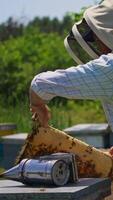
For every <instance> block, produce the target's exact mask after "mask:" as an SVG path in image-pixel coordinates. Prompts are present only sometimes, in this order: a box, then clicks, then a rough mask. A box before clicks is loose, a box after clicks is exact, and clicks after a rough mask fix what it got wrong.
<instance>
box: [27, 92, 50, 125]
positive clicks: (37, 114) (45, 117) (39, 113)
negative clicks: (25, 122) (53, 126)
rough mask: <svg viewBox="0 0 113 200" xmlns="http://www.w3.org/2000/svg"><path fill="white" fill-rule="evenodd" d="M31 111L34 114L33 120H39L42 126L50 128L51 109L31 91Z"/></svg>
mask: <svg viewBox="0 0 113 200" xmlns="http://www.w3.org/2000/svg"><path fill="white" fill-rule="evenodd" d="M30 111H31V112H32V114H33V118H36V119H35V120H38V121H39V123H40V124H41V126H43V127H48V123H49V120H50V118H51V113H50V109H49V107H48V106H47V105H46V104H45V103H44V101H43V100H42V99H41V98H40V97H39V96H38V95H37V94H36V93H35V92H34V91H33V90H31V89H30Z"/></svg>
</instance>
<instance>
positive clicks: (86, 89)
mask: <svg viewBox="0 0 113 200" xmlns="http://www.w3.org/2000/svg"><path fill="white" fill-rule="evenodd" d="M31 89H32V90H33V91H34V92H35V93H36V94H38V96H40V97H41V98H42V99H43V100H44V101H50V100H51V99H52V98H53V97H56V96H61V97H65V98H68V99H89V100H90V99H93V100H96V99H97V100H100V101H101V103H102V105H103V108H104V111H105V114H106V117H107V120H108V123H109V125H110V126H111V128H112V131H113V54H111V53H110V54H108V55H102V56H100V57H99V58H98V59H95V60H92V61H90V62H88V63H86V64H84V65H78V66H77V67H75V66H73V67H70V68H68V69H64V70H56V71H47V72H43V73H40V74H38V75H36V76H35V77H34V79H33V80H32V82H31Z"/></svg>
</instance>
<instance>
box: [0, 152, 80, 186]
mask: <svg viewBox="0 0 113 200" xmlns="http://www.w3.org/2000/svg"><path fill="white" fill-rule="evenodd" d="M0 176H1V177H3V178H6V179H10V180H15V181H19V182H22V183H24V184H29V185H37V184H54V185H57V186H63V185H65V184H67V183H68V182H76V181H77V180H78V176H77V168H76V162H75V155H74V154H71V153H55V154H50V155H46V156H40V157H38V158H35V159H23V160H22V161H21V162H20V163H19V164H18V165H16V166H14V167H13V168H11V169H9V170H7V171H6V172H4V173H3V174H1V175H0Z"/></svg>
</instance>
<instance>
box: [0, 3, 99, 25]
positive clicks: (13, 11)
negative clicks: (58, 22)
mask: <svg viewBox="0 0 113 200" xmlns="http://www.w3.org/2000/svg"><path fill="white" fill-rule="evenodd" d="M97 2H99V0H0V23H2V22H5V21H7V19H8V18H9V17H13V18H14V19H16V20H20V21H22V22H26V21H29V20H31V19H33V18H34V17H35V16H39V17H43V16H49V17H50V18H53V17H58V18H59V19H62V17H63V16H64V15H65V13H66V12H79V11H80V9H81V8H82V7H85V6H89V5H94V4H95V3H97Z"/></svg>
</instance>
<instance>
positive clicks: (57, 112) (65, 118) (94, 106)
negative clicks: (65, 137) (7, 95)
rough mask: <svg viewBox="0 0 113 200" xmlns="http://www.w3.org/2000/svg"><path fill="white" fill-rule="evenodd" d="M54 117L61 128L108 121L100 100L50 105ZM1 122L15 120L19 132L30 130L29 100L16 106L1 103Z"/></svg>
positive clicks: (52, 120) (57, 126) (55, 122)
mask: <svg viewBox="0 0 113 200" xmlns="http://www.w3.org/2000/svg"><path fill="white" fill-rule="evenodd" d="M50 108H51V113H52V119H51V121H50V124H52V125H53V126H54V127H56V128H59V129H64V128H66V127H69V126H72V125H75V124H78V123H103V122H105V121H106V119H105V115H104V112H103V109H102V107H101V105H100V103H99V102H93V101H80V102H79V101H73V100H72V101H71V100H69V101H68V102H67V104H65V105H62V104H61V103H59V104H54V105H51V106H50ZM0 113H1V115H0V123H7V122H13V123H16V124H17V128H18V130H17V132H30V130H31V126H32V125H31V123H32V121H31V113H30V111H29V105H28V103H27V102H24V103H23V102H21V103H18V104H17V105H16V106H15V107H13V106H10V105H8V106H7V107H6V106H3V105H0Z"/></svg>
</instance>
